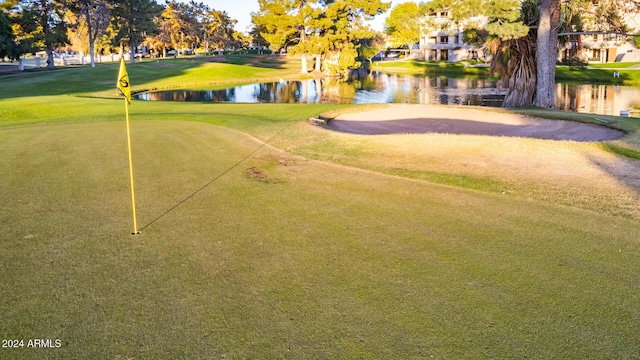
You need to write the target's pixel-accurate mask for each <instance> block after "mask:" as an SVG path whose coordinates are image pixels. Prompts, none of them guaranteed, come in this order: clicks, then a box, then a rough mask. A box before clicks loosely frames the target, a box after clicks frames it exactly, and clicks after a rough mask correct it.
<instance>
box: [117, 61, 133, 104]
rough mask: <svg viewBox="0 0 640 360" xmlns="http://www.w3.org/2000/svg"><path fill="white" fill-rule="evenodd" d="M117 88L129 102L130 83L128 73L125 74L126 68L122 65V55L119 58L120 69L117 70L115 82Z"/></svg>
mask: <svg viewBox="0 0 640 360" xmlns="http://www.w3.org/2000/svg"><path fill="white" fill-rule="evenodd" d="M116 85H117V88H118V90H120V92H121V93H122V95H124V97H125V98H126V99H127V103H129V104H131V84H129V74H127V68H126V67H125V66H124V57H121V58H120V71H118V83H117V84H116Z"/></svg>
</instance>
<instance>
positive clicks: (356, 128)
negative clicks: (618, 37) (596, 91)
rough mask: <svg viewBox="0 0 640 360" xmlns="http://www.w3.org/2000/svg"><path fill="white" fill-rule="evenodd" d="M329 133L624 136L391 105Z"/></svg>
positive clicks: (345, 120) (350, 117)
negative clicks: (336, 131)
mask: <svg viewBox="0 0 640 360" xmlns="http://www.w3.org/2000/svg"><path fill="white" fill-rule="evenodd" d="M329 127H331V128H332V129H335V130H338V131H343V132H349V133H354V134H366V135H379V134H402V133H411V134H416V133H418V134H421V133H443V134H467V135H490V136H513V137H529V138H536V139H550V140H573V141H604V140H614V139H618V138H621V137H622V136H623V135H624V132H622V131H619V130H615V129H610V128H607V127H604V126H599V125H592V124H582V123H578V122H573V121H559V120H545V119H539V118H532V117H527V116H523V115H518V114H509V113H499V112H494V111H485V110H481V109H477V108H466V107H445V106H437V105H404V104H393V105H389V106H388V107H385V108H380V109H375V110H370V111H365V112H360V113H353V114H344V115H340V116H338V117H336V118H335V119H333V120H331V121H330V122H329Z"/></svg>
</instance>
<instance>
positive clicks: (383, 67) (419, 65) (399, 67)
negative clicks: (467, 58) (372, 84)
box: [371, 60, 491, 76]
mask: <svg viewBox="0 0 640 360" xmlns="http://www.w3.org/2000/svg"><path fill="white" fill-rule="evenodd" d="M371 69H372V70H375V71H384V72H406V73H413V74H447V75H453V76H465V75H478V76H490V75H491V74H490V72H489V68H488V67H482V66H467V65H465V64H463V63H448V62H445V61H420V60H399V61H384V62H375V63H373V65H372V66H371Z"/></svg>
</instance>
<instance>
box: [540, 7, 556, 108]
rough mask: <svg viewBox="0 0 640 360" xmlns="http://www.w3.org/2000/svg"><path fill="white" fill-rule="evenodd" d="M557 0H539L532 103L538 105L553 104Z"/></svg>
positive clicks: (552, 105)
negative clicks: (533, 100)
mask: <svg viewBox="0 0 640 360" xmlns="http://www.w3.org/2000/svg"><path fill="white" fill-rule="evenodd" d="M559 21H560V2H559V0H541V1H540V23H539V25H538V34H537V40H536V43H537V56H536V59H537V61H536V62H537V68H538V69H537V78H538V82H537V85H536V97H535V102H534V104H535V105H536V106H538V107H544V108H553V107H554V106H555V75H556V59H557V56H558V25H559Z"/></svg>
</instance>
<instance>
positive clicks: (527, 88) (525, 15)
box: [439, 0, 640, 107]
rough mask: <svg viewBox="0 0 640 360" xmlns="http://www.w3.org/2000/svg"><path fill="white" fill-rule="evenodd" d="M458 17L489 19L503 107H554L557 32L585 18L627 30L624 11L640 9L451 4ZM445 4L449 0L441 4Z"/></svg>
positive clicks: (580, 2)
mask: <svg viewBox="0 0 640 360" xmlns="http://www.w3.org/2000/svg"><path fill="white" fill-rule="evenodd" d="M448 1H449V2H448V3H449V4H451V5H452V6H453V9H454V10H455V11H454V14H455V16H457V17H458V18H460V17H463V16H468V15H469V14H471V13H473V12H474V9H475V13H476V14H484V15H486V16H487V17H488V18H489V24H488V25H487V26H486V30H487V32H488V33H489V40H488V48H489V49H490V50H493V52H494V57H493V61H492V69H493V70H494V71H495V72H497V73H499V74H501V75H502V79H503V81H505V82H506V83H507V95H506V97H505V101H504V106H506V107H515V106H527V105H534V104H535V105H536V106H539V107H553V106H554V103H555V65H556V59H557V51H558V33H559V31H560V29H561V28H563V27H564V28H566V27H567V26H568V25H569V24H579V23H581V21H575V19H573V20H572V19H571V17H578V18H580V17H581V18H583V19H584V22H586V23H588V25H585V26H588V27H591V28H592V29H594V30H601V31H602V30H605V31H610V30H613V29H615V30H617V31H620V30H622V29H624V26H625V25H624V22H623V21H622V18H623V14H624V13H625V12H631V11H637V10H639V9H640V0H604V1H596V0H566V1H564V5H561V3H560V0H524V1H520V0H500V1H498V0H459V1H455V2H454V1H451V0H448ZM439 2H440V3H445V2H447V0H439Z"/></svg>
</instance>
